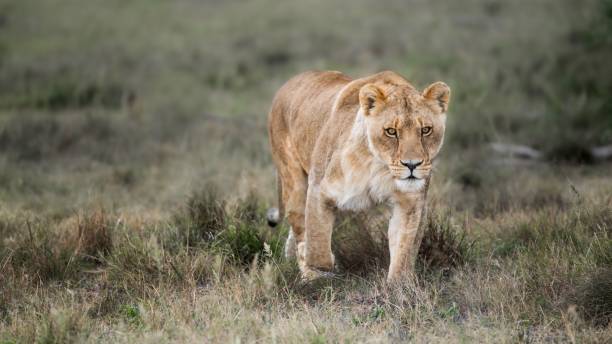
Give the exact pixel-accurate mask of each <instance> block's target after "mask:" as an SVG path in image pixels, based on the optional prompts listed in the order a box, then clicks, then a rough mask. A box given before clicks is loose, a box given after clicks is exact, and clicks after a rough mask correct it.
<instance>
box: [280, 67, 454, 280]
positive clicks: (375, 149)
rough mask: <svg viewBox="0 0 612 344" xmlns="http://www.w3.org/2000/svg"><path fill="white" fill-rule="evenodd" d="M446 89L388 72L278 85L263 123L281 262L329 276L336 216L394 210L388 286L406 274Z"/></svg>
mask: <svg viewBox="0 0 612 344" xmlns="http://www.w3.org/2000/svg"><path fill="white" fill-rule="evenodd" d="M449 100H450V88H449V87H448V86H447V85H446V84H445V83H443V82H436V83H433V84H431V85H430V86H428V87H427V88H426V89H425V90H424V91H423V92H419V91H418V90H417V89H416V88H414V86H412V85H411V84H410V83H409V82H408V81H406V79H404V78H403V77H402V76H400V75H398V74H396V73H394V72H390V71H386V72H382V73H378V74H375V75H372V76H368V77H365V78H361V79H356V80H352V79H351V78H349V77H348V76H346V75H344V74H342V73H340V72H316V71H311V72H306V73H302V74H299V75H297V76H295V77H294V78H292V79H291V80H289V81H288V82H287V83H286V84H285V85H283V86H282V87H281V88H280V89H279V90H278V92H277V93H276V96H275V97H274V100H273V103H272V108H271V110H270V114H269V118H268V132H269V137H270V144H271V146H272V156H273V159H274V163H275V165H276V168H277V170H278V193H279V211H271V212H269V214H270V216H269V217H268V221H269V223H270V225H275V224H276V223H278V222H279V221H280V220H282V219H283V217H284V211H283V209H284V210H285V211H286V213H287V219H288V221H289V224H290V225H291V230H290V233H289V238H288V239H287V242H286V244H285V255H286V256H287V257H295V256H296V255H297V260H298V264H299V267H300V271H301V274H302V276H303V278H305V279H313V278H316V277H318V276H321V275H323V274H327V273H328V272H329V271H332V270H333V268H334V255H333V254H332V250H331V236H332V227H333V224H334V210H335V209H341V210H363V209H365V208H367V207H370V206H371V205H373V204H377V203H381V202H388V203H389V204H391V205H392V207H393V210H392V214H393V215H392V216H391V219H390V221H389V233H388V236H389V251H390V258H391V261H390V265H389V272H388V275H387V279H388V280H389V281H393V280H396V279H397V278H398V277H399V276H400V275H401V274H403V273H410V272H412V271H413V269H414V263H415V259H416V255H417V252H418V249H419V246H420V242H421V239H422V230H421V222H422V221H423V217H424V216H423V212H424V207H425V197H426V195H427V189H428V187H429V181H430V178H431V170H432V161H433V160H434V158H435V157H436V155H437V154H438V152H439V150H440V147H441V146H442V140H443V138H444V129H445V121H446V111H447V109H448V103H449Z"/></svg>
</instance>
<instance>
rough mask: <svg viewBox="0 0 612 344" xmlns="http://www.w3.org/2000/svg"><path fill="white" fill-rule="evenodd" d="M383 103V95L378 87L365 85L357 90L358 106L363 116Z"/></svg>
mask: <svg viewBox="0 0 612 344" xmlns="http://www.w3.org/2000/svg"><path fill="white" fill-rule="evenodd" d="M384 102H385V95H384V93H383V92H382V90H381V89H380V88H378V86H376V85H374V84H367V85H365V86H363V87H362V88H361V89H360V90H359V106H361V108H362V109H363V113H364V114H365V115H369V114H370V113H371V112H372V110H373V109H374V108H376V107H378V106H380V105H382V104H384Z"/></svg>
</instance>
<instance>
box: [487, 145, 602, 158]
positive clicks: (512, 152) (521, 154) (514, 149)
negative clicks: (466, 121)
mask: <svg viewBox="0 0 612 344" xmlns="http://www.w3.org/2000/svg"><path fill="white" fill-rule="evenodd" d="M490 146H491V149H493V151H495V152H497V153H500V154H504V155H507V156H509V157H513V158H519V159H526V160H542V159H544V157H545V155H544V153H542V152H541V151H539V150H537V149H535V148H532V147H529V146H524V145H517V144H511V143H500V142H494V143H491V145H490ZM588 152H589V154H590V155H591V157H592V158H593V159H592V160H593V161H599V162H603V161H607V160H612V145H608V146H599V147H592V148H590V149H589V150H588Z"/></svg>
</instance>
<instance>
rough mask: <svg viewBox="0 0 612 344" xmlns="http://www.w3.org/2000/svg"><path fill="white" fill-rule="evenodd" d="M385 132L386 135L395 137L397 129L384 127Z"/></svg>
mask: <svg viewBox="0 0 612 344" xmlns="http://www.w3.org/2000/svg"><path fill="white" fill-rule="evenodd" d="M385 134H387V136H391V137H395V136H397V130H395V129H394V128H387V129H385Z"/></svg>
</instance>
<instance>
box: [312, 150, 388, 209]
mask: <svg viewBox="0 0 612 344" xmlns="http://www.w3.org/2000/svg"><path fill="white" fill-rule="evenodd" d="M360 167H361V168H354V166H348V168H347V166H345V168H343V173H342V175H341V176H340V177H338V178H334V179H332V178H330V179H327V180H324V182H323V183H322V187H323V191H324V192H325V194H326V195H327V196H328V197H330V198H332V199H333V200H334V201H335V203H336V206H337V207H338V208H339V209H341V210H352V211H357V210H364V209H367V208H369V207H371V206H373V205H374V204H379V203H382V202H385V201H386V200H387V199H388V198H389V197H390V196H391V194H392V192H393V190H394V188H395V185H394V182H393V178H392V177H391V175H390V174H389V173H388V171H387V170H386V168H384V167H381V166H375V165H373V164H371V163H368V162H364V165H363V166H360Z"/></svg>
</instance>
